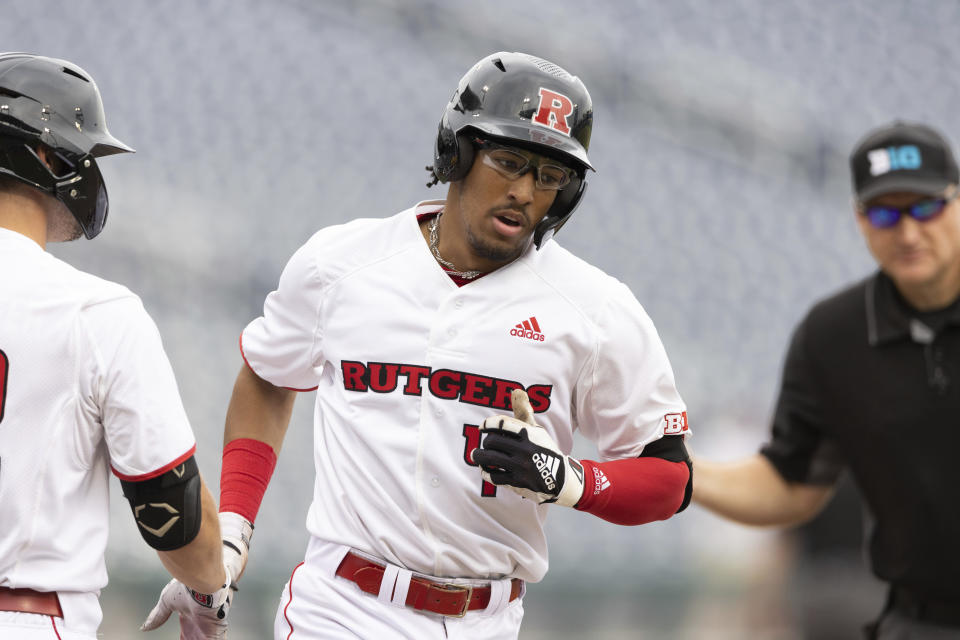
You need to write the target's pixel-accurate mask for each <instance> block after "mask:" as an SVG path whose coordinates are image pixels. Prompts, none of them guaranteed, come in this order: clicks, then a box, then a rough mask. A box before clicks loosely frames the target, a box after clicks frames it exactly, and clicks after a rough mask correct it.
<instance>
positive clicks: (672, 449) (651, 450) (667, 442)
mask: <svg viewBox="0 0 960 640" xmlns="http://www.w3.org/2000/svg"><path fill="white" fill-rule="evenodd" d="M640 457H641V458H643V457H651V458H663V459H664V460H669V461H670V462H683V463H684V464H686V465H687V471H688V472H689V474H690V475H689V477H688V478H687V486H686V487H685V488H684V490H683V502H681V503H680V508H679V509H677V513H680V512H681V511H683V510H684V509H686V508H687V507H688V506H689V505H690V498H692V497H693V464H691V463H690V454H688V453H687V447H686V446H684V444H683V436H664V437H662V438H660V439H659V440H657V441H655V442H651V443H650V444H648V445H647V446H646V447H644V449H643V452H642V453H641V454H640Z"/></svg>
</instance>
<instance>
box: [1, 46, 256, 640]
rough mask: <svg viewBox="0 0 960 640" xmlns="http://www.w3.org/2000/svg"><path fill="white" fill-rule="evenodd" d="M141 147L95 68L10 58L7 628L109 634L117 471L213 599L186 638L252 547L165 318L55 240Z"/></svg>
mask: <svg viewBox="0 0 960 640" xmlns="http://www.w3.org/2000/svg"><path fill="white" fill-rule="evenodd" d="M131 151H133V149H131V148H130V147H128V146H127V145H125V144H124V143H122V142H120V141H119V140H117V139H116V138H114V137H113V136H112V135H110V133H109V131H107V127H106V122H105V120H104V112H103V105H102V103H101V99H100V94H99V91H98V90H97V87H96V85H95V84H94V81H93V79H92V78H91V77H90V76H89V74H87V73H86V72H85V71H84V70H83V69H81V68H80V67H78V66H76V65H74V64H71V63H70V62H66V61H64V60H56V59H53V58H46V57H42V56H36V55H28V54H24V53H3V54H0V273H4V274H6V277H3V278H0V300H2V301H3V302H2V304H0V637H2V638H16V639H17V640H33V639H53V638H59V639H62V640H68V639H69V640H79V639H83V640H92V639H93V638H95V637H96V632H97V628H98V626H99V624H100V620H101V617H102V614H101V610H100V605H99V602H98V595H99V592H100V589H102V588H103V587H104V586H105V585H106V584H107V574H106V568H105V565H104V558H103V555H104V549H105V547H106V543H107V522H108V499H107V498H108V495H107V491H108V479H109V472H110V471H111V470H112V471H113V473H114V475H116V476H117V477H118V478H119V479H120V484H121V485H122V487H123V493H124V495H125V496H126V498H127V499H128V500H129V501H130V506H131V509H132V511H133V515H134V517H135V518H136V522H137V525H138V529H139V531H140V533H141V534H142V536H143V538H144V540H146V542H147V544H149V545H150V546H151V547H153V548H154V549H156V550H157V552H158V554H159V556H160V559H161V561H162V562H163V564H164V566H166V567H167V569H168V570H169V571H170V572H171V573H172V574H173V575H174V576H176V577H177V578H179V579H180V580H182V581H183V582H184V583H186V584H187V585H190V586H191V587H192V588H194V589H196V590H197V592H198V593H197V598H199V600H201V601H203V604H206V605H208V606H207V607H203V606H201V603H200V602H197V601H196V600H193V601H194V602H197V604H195V605H194V604H190V605H189V606H192V607H194V608H195V609H196V610H197V611H196V613H195V615H194V616H193V618H192V623H193V624H194V625H195V627H196V628H195V630H194V632H192V633H187V635H186V637H188V638H201V637H211V638H213V637H221V636H222V634H223V633H224V631H225V626H226V625H225V623H223V622H222V621H221V620H220V618H218V614H221V612H222V611H225V610H226V607H227V606H228V602H227V600H226V599H227V596H228V594H229V593H230V591H229V589H227V588H225V585H226V583H228V582H230V580H231V579H232V577H235V576H236V575H237V574H238V573H239V561H240V557H239V554H238V553H236V552H232V551H231V553H230V554H224V553H222V552H221V549H223V548H225V547H223V545H221V540H220V533H219V526H218V520H217V518H216V507H215V505H214V503H213V500H212V497H211V496H210V494H209V492H208V491H207V489H206V488H205V487H204V484H203V481H202V480H201V478H200V476H199V475H198V473H197V463H196V461H195V460H194V450H195V448H196V447H195V442H194V437H193V433H192V431H191V429H190V425H189V423H188V422H187V418H186V415H185V414H184V410H183V406H182V404H181V401H180V397H179V395H178V391H177V387H176V383H175V381H174V377H173V372H172V370H171V368H170V364H169V362H168V360H167V357H166V355H165V354H164V351H163V347H162V345H161V342H160V336H159V335H158V333H157V329H156V326H155V325H154V324H153V322H152V320H151V319H150V317H149V316H148V315H147V313H146V311H145V310H144V308H143V305H142V304H141V302H140V300H139V298H137V296H135V295H134V294H132V293H131V292H130V291H129V290H128V289H126V288H125V287H123V286H121V285H119V284H115V283H112V282H107V281H105V280H102V279H100V278H97V277H95V276H92V275H89V274H87V273H83V272H81V271H78V270H76V269H74V268H72V267H70V266H69V265H67V264H66V263H64V262H62V261H60V260H58V259H57V258H55V257H53V256H52V255H50V254H49V253H47V252H46V251H45V247H46V243H47V242H63V241H69V240H74V239H77V238H78V237H80V235H85V236H86V237H87V238H94V237H95V236H96V235H97V234H99V233H100V231H101V230H102V229H103V225H104V222H105V221H106V218H107V206H108V200H107V192H106V188H105V186H104V183H103V179H102V177H101V175H100V171H99V169H98V168H97V158H98V157H101V156H105V155H111V154H117V153H127V152H131ZM224 558H226V559H228V560H230V561H232V562H233V564H232V565H231V567H232V569H229V568H227V566H226V565H225V561H224ZM230 571H232V572H233V575H232V576H231V575H228V574H229V573H230ZM177 604H178V606H181V607H184V608H186V607H187V606H188V603H186V602H182V601H178V602H177ZM217 634H219V635H217Z"/></svg>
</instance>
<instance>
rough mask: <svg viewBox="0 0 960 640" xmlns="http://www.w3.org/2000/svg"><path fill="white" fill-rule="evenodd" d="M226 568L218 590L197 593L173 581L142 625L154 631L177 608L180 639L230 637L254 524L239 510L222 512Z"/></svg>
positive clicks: (143, 627)
mask: <svg viewBox="0 0 960 640" xmlns="http://www.w3.org/2000/svg"><path fill="white" fill-rule="evenodd" d="M220 533H221V537H222V539H223V570H224V573H225V574H226V582H225V584H224V585H223V587H221V588H220V589H219V590H217V591H216V592H215V593H211V594H206V593H198V592H197V591H194V590H193V589H191V588H190V587H188V586H186V585H185V584H183V583H182V582H180V581H179V580H171V581H170V582H169V583H167V586H166V587H164V588H163V591H162V592H161V593H160V599H159V601H158V602H157V604H156V606H155V607H154V608H153V610H152V611H151V612H150V614H149V615H148V616H147V619H146V620H144V622H143V624H142V625H141V626H140V630H141V631H152V630H154V629H156V628H158V627H160V626H161V625H163V623H164V622H166V621H167V619H169V618H170V614H172V613H173V612H174V611H176V612H177V613H179V614H180V640H220V639H222V638H226V637H227V614H228V613H229V612H230V605H231V604H232V602H233V597H234V594H235V592H236V591H237V581H238V580H239V579H240V575H241V574H242V573H243V570H244V568H245V567H246V564H247V555H248V553H249V551H250V538H251V537H252V536H253V525H252V524H251V523H250V522H249V521H248V520H247V519H246V518H244V517H243V516H240V515H238V514H236V513H229V512H224V513H220Z"/></svg>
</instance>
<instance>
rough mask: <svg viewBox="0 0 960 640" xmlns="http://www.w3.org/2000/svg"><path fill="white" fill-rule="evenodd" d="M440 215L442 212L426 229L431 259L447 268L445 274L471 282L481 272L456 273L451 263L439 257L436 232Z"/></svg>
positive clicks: (438, 242)
mask: <svg viewBox="0 0 960 640" xmlns="http://www.w3.org/2000/svg"><path fill="white" fill-rule="evenodd" d="M441 215H443V214H442V212H441V213H438V214H437V215H436V217H435V218H434V219H433V220H431V221H430V227H429V228H428V231H429V232H430V239H429V245H430V252H431V253H432V254H433V257H434V258H436V259H437V262H439V263H440V264H442V265H443V266H444V267H446V268H447V273H448V274H450V275H451V276H454V277H457V278H463V279H464V280H473V279H474V278H476V277H477V276H479V275H481V274H482V273H483V272H482V271H458V270H457V268H456V267H455V266H453V263H452V262H449V261H447V260H444V259H443V258H442V257H441V256H440V249H439V248H438V247H439V244H440V233H439V232H438V228H439V226H440V216H441Z"/></svg>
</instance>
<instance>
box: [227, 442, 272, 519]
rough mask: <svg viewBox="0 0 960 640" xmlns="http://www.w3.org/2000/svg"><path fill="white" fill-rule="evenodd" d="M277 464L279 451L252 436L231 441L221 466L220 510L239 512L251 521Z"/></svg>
mask: <svg viewBox="0 0 960 640" xmlns="http://www.w3.org/2000/svg"><path fill="white" fill-rule="evenodd" d="M276 465H277V454H276V453H274V451H273V448H272V447H271V446H270V445H268V444H266V443H265V442H260V441H259V440H253V439H252V438H238V439H236V440H231V441H230V442H228V443H227V446H225V447H224V448H223V464H222V466H221V468H220V511H221V512H223V511H231V512H233V513H239V514H240V515H241V516H243V517H244V518H246V519H247V520H249V521H250V523H251V524H252V523H253V521H254V520H255V519H256V517H257V512H258V511H259V510H260V503H261V502H262V501H263V494H264V493H265V492H266V491H267V485H268V484H269V483H270V476H272V475H273V469H274V467H276Z"/></svg>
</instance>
